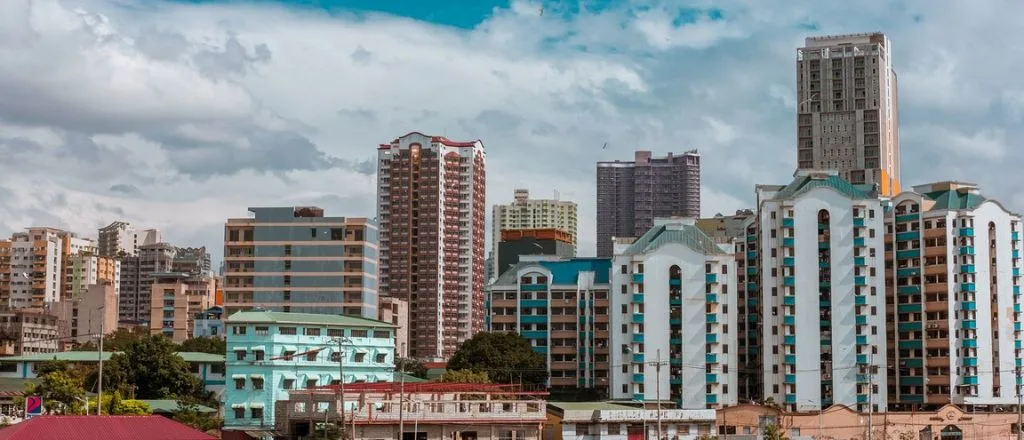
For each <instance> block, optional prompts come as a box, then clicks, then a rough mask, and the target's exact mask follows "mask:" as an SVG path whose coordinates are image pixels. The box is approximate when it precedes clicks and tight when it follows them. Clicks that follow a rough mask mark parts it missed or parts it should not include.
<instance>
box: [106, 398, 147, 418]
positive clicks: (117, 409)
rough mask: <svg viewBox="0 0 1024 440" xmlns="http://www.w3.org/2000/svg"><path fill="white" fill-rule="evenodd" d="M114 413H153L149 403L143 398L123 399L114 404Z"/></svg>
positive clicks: (142, 414)
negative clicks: (142, 399)
mask: <svg viewBox="0 0 1024 440" xmlns="http://www.w3.org/2000/svg"><path fill="white" fill-rule="evenodd" d="M113 409H114V411H113V413H112V414H118V415H125V416H146V415H150V414H152V413H153V410H152V409H150V408H149V404H148V403H146V402H143V401H141V400H122V401H120V402H117V405H114V408H113Z"/></svg>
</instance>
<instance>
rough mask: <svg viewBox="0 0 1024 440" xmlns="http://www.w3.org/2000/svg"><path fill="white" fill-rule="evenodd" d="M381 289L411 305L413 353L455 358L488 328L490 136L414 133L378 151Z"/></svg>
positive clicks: (410, 346)
mask: <svg viewBox="0 0 1024 440" xmlns="http://www.w3.org/2000/svg"><path fill="white" fill-rule="evenodd" d="M377 158H378V159H377V197H378V198H377V218H378V221H379V222H380V229H379V231H380V293H381V295H382V296H390V297H394V298H398V299H401V300H404V301H407V302H408V304H409V326H408V328H409V351H410V355H411V356H413V357H416V358H421V359H447V358H448V357H450V356H451V355H452V354H453V353H454V352H455V350H456V348H458V345H459V344H460V343H462V342H463V341H465V340H467V339H469V338H472V337H473V335H474V334H476V333H477V332H479V331H482V330H483V327H484V284H485V280H484V259H485V258H486V255H485V254H484V244H485V240H486V238H485V234H486V229H485V227H486V226H485V223H486V214H487V213H486V174H485V163H486V155H485V154H484V145H483V142H481V141H479V140H477V141H469V142H457V141H452V140H450V139H447V138H445V137H442V136H427V135H424V134H422V133H416V132H413V133H409V134H406V135H405V136H402V137H399V138H397V139H395V140H393V141H392V142H391V143H389V144H382V145H380V147H379V148H378V150H377Z"/></svg>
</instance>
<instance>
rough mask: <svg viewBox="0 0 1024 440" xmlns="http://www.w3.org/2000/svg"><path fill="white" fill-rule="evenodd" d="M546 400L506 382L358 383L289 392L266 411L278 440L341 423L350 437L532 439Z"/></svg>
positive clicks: (535, 439)
mask: <svg viewBox="0 0 1024 440" xmlns="http://www.w3.org/2000/svg"><path fill="white" fill-rule="evenodd" d="M546 397H547V393H546V392H528V391H522V390H520V389H518V387H516V386H512V385H484V384H466V383H438V382H420V383H405V384H402V383H359V384H348V385H345V386H344V391H342V387H341V386H338V385H330V386H327V387H320V388H315V389H306V390H297V391H293V392H292V393H290V395H289V398H288V399H286V400H281V401H278V402H277V403H276V405H275V408H274V410H275V412H276V413H277V417H276V427H277V434H278V437H277V438H281V439H300V438H310V435H311V434H313V433H314V430H315V429H316V426H317V425H318V423H320V422H324V421H326V422H327V423H334V424H338V423H339V422H341V421H344V426H345V430H346V432H347V433H348V438H357V439H392V438H400V439H405V440H443V439H475V440H540V439H541V433H542V430H543V427H544V423H545V420H546V418H547V416H546V414H545V405H546V403H547V399H546ZM341 402H344V405H341ZM402 402H404V405H402ZM342 408H344V417H342V411H341V409H342Z"/></svg>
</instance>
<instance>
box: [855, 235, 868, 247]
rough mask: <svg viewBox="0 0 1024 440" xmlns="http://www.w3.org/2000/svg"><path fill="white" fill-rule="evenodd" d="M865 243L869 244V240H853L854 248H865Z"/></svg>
mask: <svg viewBox="0 0 1024 440" xmlns="http://www.w3.org/2000/svg"><path fill="white" fill-rule="evenodd" d="M865 243H867V240H865V239H864V237H857V238H854V239H853V246H854V247H864V246H865Z"/></svg>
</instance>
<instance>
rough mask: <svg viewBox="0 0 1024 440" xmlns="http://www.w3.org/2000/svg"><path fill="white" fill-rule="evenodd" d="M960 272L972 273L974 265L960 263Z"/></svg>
mask: <svg viewBox="0 0 1024 440" xmlns="http://www.w3.org/2000/svg"><path fill="white" fill-rule="evenodd" d="M960 273H974V265H973V264H961V265H960Z"/></svg>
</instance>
